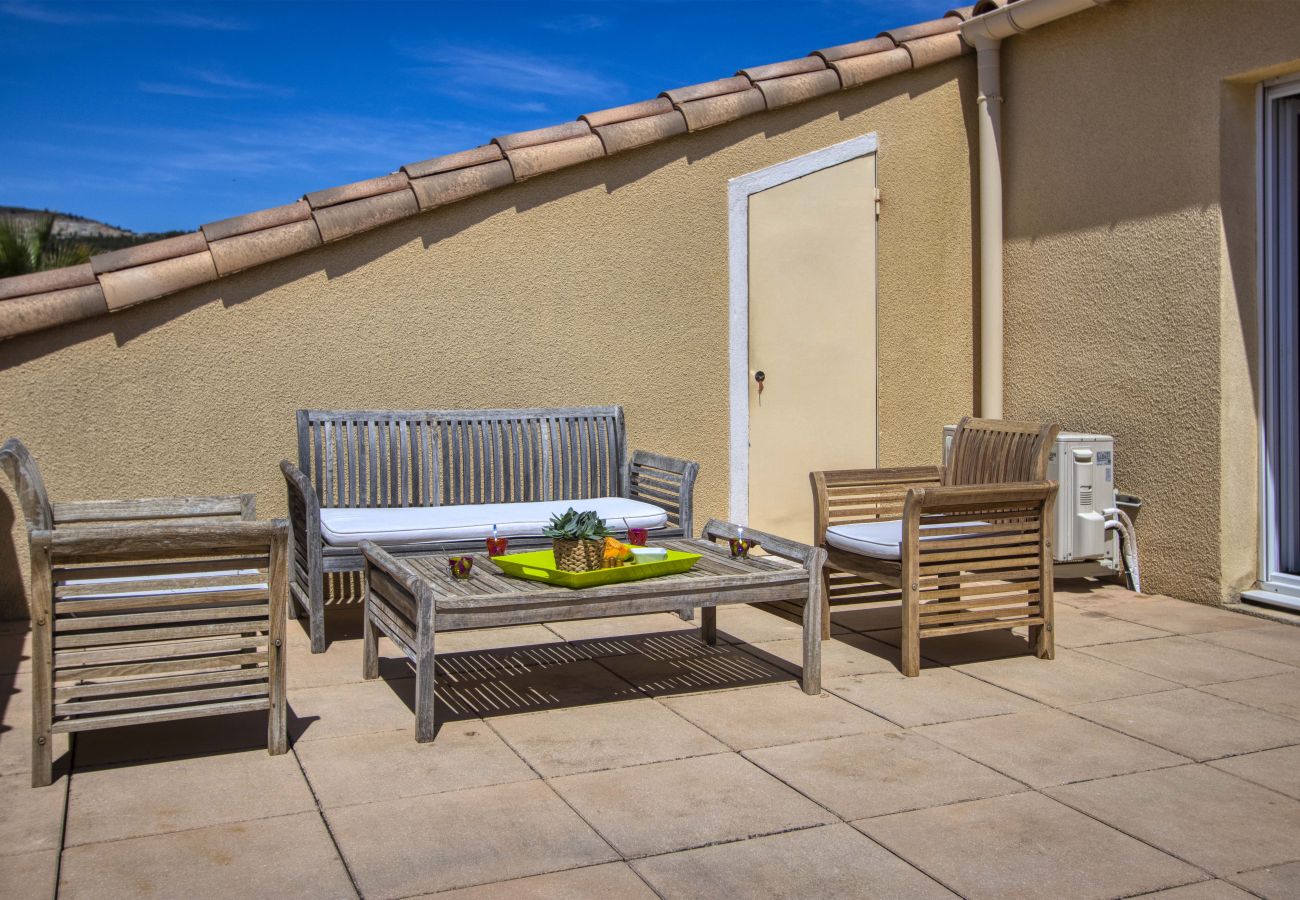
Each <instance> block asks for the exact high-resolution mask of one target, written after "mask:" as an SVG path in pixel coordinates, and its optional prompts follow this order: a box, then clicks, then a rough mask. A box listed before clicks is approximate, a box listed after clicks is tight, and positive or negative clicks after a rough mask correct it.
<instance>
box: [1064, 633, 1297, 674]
mask: <svg viewBox="0 0 1300 900" xmlns="http://www.w3.org/2000/svg"><path fill="white" fill-rule="evenodd" d="M1082 652H1084V653H1087V654H1088V655H1089V656H1096V657H1098V658H1100V659H1105V660H1109V661H1110V662H1114V663H1119V664H1120V665H1122V666H1128V667H1129V668H1130V669H1137V670H1138V671H1139V672H1146V673H1147V674H1148V675H1155V676H1156V677H1157V678H1164V679H1167V680H1169V681H1177V682H1178V683H1180V684H1186V685H1190V686H1196V685H1202V684H1214V683H1216V682H1220V681H1239V680H1241V679H1243V678H1258V677H1260V676H1263V675H1278V674H1280V673H1283V672H1297V670H1296V669H1293V668H1292V667H1291V666H1288V665H1286V664H1284V663H1279V662H1274V661H1273V660H1269V659H1264V658H1262V657H1259V656H1252V655H1251V654H1249V653H1241V652H1240V651H1237V650H1231V649H1229V648H1227V647H1219V646H1216V645H1214V644H1208V643H1206V642H1205V641H1198V640H1196V639H1195V638H1190V637H1185V636H1181V635H1180V636H1176V637H1163V638H1155V639H1153V640H1149V641H1130V642H1129V643H1125V644H1107V645H1104V646H1100V647H1088V648H1087V649H1086V650H1084V651H1082ZM1297 674H1300V673H1297Z"/></svg>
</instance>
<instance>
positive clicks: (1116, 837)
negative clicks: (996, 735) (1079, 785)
mask: <svg viewBox="0 0 1300 900" xmlns="http://www.w3.org/2000/svg"><path fill="white" fill-rule="evenodd" d="M853 824H854V826H855V827H857V828H859V829H861V830H862V831H864V832H866V834H867V835H868V836H869V837H871V838H872V839H874V840H876V841H878V842H880V843H881V844H883V845H885V846H886V847H888V848H889V849H890V850H892V851H894V852H895V853H897V854H898V855H899V856H901V857H903V859H905V860H907V861H908V862H910V863H911V864H912V865H914V866H916V867H917V868H919V869H921V870H922V871H924V872H926V873H928V874H929V875H931V876H932V877H934V878H937V879H938V880H939V881H941V882H943V883H944V884H945V885H947V886H948V887H949V888H951V889H952V890H954V891H956V892H957V893H959V894H961V895H962V896H963V897H969V898H973V900H980V898H986V897H987V898H997V900H1003V898H1025V900H1028V898H1038V897H1041V898H1050V900H1056V898H1059V897H1070V898H1072V900H1087V898H1098V900H1100V898H1104V897H1121V896H1129V895H1131V894H1138V893H1142V892H1145V891H1153V890H1158V889H1160V888H1166V887H1173V886H1175V885H1179V884H1186V883H1188V882H1192V881H1199V880H1202V879H1204V877H1205V876H1204V874H1202V873H1201V872H1200V871H1199V870H1198V869H1196V868H1194V867H1192V866H1189V865H1187V864H1186V863H1183V862H1180V861H1179V860H1177V859H1174V858H1173V857H1171V856H1168V855H1166V854H1164V853H1161V852H1160V851H1158V850H1155V849H1153V848H1151V847H1148V846H1147V845H1146V844H1143V843H1142V842H1141V841H1136V840H1134V839H1133V838H1131V837H1128V836H1127V835H1125V834H1121V833H1120V832H1118V831H1116V830H1115V829H1113V828H1109V827H1107V826H1105V825H1103V824H1102V823H1100V822H1097V821H1095V820H1093V819H1090V818H1088V817H1087V816H1085V815H1083V814H1082V813H1078V812H1075V811H1074V810H1072V809H1069V808H1068V807H1066V806H1063V805H1062V804H1060V803H1057V802H1055V801H1053V800H1050V799H1048V798H1047V797H1044V796H1043V795H1042V794H1037V793H1034V792H1032V791H1030V792H1025V793H1021V794H1012V795H1010V796H1006V797H995V798H992V799H988V800H975V801H972V802H969V803H955V804H952V805H951V806H940V807H936V808H934V809H924V810H918V811H915V812H907V813H900V814H898V815H894V816H882V817H880V818H876V819H867V820H865V821H863V822H855V823H853Z"/></svg>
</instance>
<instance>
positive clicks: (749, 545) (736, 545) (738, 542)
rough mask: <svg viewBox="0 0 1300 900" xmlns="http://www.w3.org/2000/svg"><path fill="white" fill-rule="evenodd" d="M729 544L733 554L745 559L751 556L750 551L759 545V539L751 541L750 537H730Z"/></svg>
mask: <svg viewBox="0 0 1300 900" xmlns="http://www.w3.org/2000/svg"><path fill="white" fill-rule="evenodd" d="M727 544H728V545H729V546H730V547H731V555H732V556H733V557H738V558H740V559H744V558H746V557H748V556H749V551H750V550H753V549H754V548H755V547H757V546H758V541H751V540H750V539H749V538H729V539H728V540H727Z"/></svg>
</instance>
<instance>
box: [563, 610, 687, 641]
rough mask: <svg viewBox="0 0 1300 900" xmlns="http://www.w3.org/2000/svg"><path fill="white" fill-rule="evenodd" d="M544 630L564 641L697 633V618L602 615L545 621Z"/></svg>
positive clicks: (658, 614) (675, 615)
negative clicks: (594, 617)
mask: <svg viewBox="0 0 1300 900" xmlns="http://www.w3.org/2000/svg"><path fill="white" fill-rule="evenodd" d="M546 627H547V628H549V629H550V630H551V631H553V632H555V633H556V634H558V635H559V636H560V637H562V638H564V639H565V640H566V641H587V640H591V639H593V638H607V637H628V636H631V635H646V634H662V633H664V632H672V631H696V632H698V631H699V630H700V622H699V619H698V617H697V618H696V620H695V621H693V622H688V621H686V620H685V619H683V618H682V617H681V616H679V615H677V613H647V614H645V615H640V616H605V617H604V618H600V619H575V620H573V621H572V622H548V623H547V624H546Z"/></svg>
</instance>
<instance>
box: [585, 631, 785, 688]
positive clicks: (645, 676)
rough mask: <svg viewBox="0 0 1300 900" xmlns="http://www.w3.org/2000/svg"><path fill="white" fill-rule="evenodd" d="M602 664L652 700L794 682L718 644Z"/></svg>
mask: <svg viewBox="0 0 1300 900" xmlns="http://www.w3.org/2000/svg"><path fill="white" fill-rule="evenodd" d="M601 664H602V665H604V666H607V667H608V668H609V669H610V670H612V671H613V672H615V673H616V674H617V675H618V676H619V677H620V678H623V679H625V680H627V681H629V682H631V683H632V684H633V685H635V686H636V688H637V689H638V690H640V691H642V692H643V693H645V694H648V695H650V696H652V697H661V696H667V695H670V694H681V693H696V692H700V691H720V690H728V689H731V688H739V687H748V686H752V685H756V684H785V683H790V682H792V681H794V680H795V679H794V677H793V676H792V675H791V674H790V673H789V672H786V671H784V670H782V669H779V668H777V667H776V666H774V665H769V664H768V663H765V662H760V661H759V660H758V659H756V658H755V657H753V656H750V655H749V654H748V653H745V652H744V651H742V650H739V649H737V648H735V647H731V646H724V645H722V644H721V643H720V644H718V646H717V647H709V648H708V652H706V653H702V654H700V655H699V656H681V657H658V656H650V655H646V654H641V653H632V654H628V655H626V656H610V657H606V658H604V659H602V660H601Z"/></svg>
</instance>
